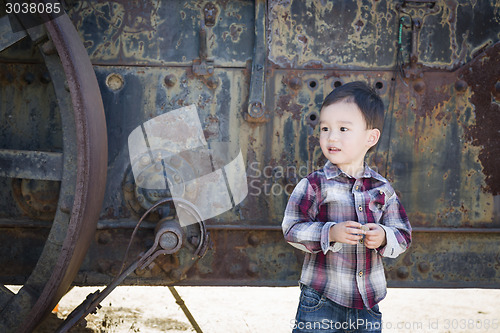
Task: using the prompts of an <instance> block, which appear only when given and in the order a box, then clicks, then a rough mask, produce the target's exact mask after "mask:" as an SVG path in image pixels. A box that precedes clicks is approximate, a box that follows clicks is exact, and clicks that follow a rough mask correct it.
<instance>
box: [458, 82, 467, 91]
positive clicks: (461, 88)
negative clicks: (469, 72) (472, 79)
mask: <svg viewBox="0 0 500 333" xmlns="http://www.w3.org/2000/svg"><path fill="white" fill-rule="evenodd" d="M467 86H468V85H467V82H465V81H464V80H458V81H457V82H455V89H456V90H457V91H458V92H464V91H465V90H467Z"/></svg>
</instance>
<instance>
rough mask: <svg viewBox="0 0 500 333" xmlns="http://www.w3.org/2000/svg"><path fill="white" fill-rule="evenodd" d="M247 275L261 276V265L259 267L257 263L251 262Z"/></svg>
mask: <svg viewBox="0 0 500 333" xmlns="http://www.w3.org/2000/svg"><path fill="white" fill-rule="evenodd" d="M247 273H248V275H250V276H256V275H257V274H259V265H257V264H256V263H254V262H251V263H250V264H249V265H248V270H247Z"/></svg>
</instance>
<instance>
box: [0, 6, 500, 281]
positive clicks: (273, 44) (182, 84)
mask: <svg viewBox="0 0 500 333" xmlns="http://www.w3.org/2000/svg"><path fill="white" fill-rule="evenodd" d="M259 4H260V5H262V2H260V1H256V2H252V1H204V2H198V1H143V2H129V1H110V2H105V1H100V2H93V1H79V2H78V3H77V4H76V5H75V6H74V7H73V8H72V9H71V11H70V13H69V16H70V18H71V20H72V21H73V24H74V25H75V26H76V28H77V30H78V32H79V34H80V37H81V39H82V40H83V43H84V45H85V47H86V50H87V53H88V54H89V56H90V59H91V61H92V63H93V64H94V70H95V73H96V77H97V81H98V84H99V88H100V90H101V94H102V99H103V103H104V108H105V110H106V121H107V133H108V135H109V137H112V138H113V139H112V140H110V142H109V147H108V148H109V150H108V152H109V154H108V156H109V164H108V179H107V183H106V185H105V186H106V197H105V204H104V207H103V210H102V211H101V212H100V220H99V223H98V228H99V230H98V231H97V233H96V236H95V242H94V243H93V245H92V246H91V248H90V252H89V255H88V257H87V259H86V260H85V261H84V263H83V265H82V267H81V270H80V273H79V274H78V275H77V278H76V282H75V283H76V284H80V285H97V284H105V283H108V282H109V281H110V280H111V279H112V277H113V276H114V274H116V273H117V272H118V269H119V267H120V261H121V259H122V254H123V252H124V251H125V248H126V244H127V242H128V238H129V237H130V233H131V229H132V228H133V227H134V226H135V223H136V222H137V220H138V219H139V218H140V216H141V215H142V213H144V211H145V210H146V209H147V208H148V207H151V205H153V204H154V202H155V201H156V200H159V199H160V198H163V197H165V196H168V191H166V190H165V191H163V192H162V191H154V190H153V191H143V190H141V189H139V188H138V185H137V184H136V183H135V181H134V178H133V176H132V175H131V169H132V166H131V165H130V160H129V156H128V147H127V138H128V136H129V134H130V133H131V132H132V131H133V130H134V129H135V128H137V127H138V126H141V124H143V123H145V122H147V121H148V120H150V119H152V118H155V117H157V116H159V115H162V114H164V113H166V112H169V111H172V110H175V109H178V108H179V107H182V106H187V105H190V104H195V105H196V106H197V109H198V115H199V118H200V121H201V125H202V127H203V134H204V136H205V138H206V140H207V142H208V143H209V144H210V143H211V142H220V141H222V142H227V143H229V145H230V146H231V147H232V148H234V149H235V150H237V149H241V151H242V154H243V157H244V161H245V164H246V173H247V183H248V196H247V198H246V199H245V200H244V201H243V202H242V203H241V204H240V205H239V206H237V207H236V208H235V209H232V210H230V211H228V212H226V213H224V214H221V215H219V216H217V217H215V218H213V219H210V220H209V221H207V227H208V230H209V232H210V233H211V236H212V237H211V239H212V245H211V248H210V249H209V251H208V253H207V255H206V257H205V258H203V259H202V260H200V261H199V262H198V263H197V264H196V265H195V266H194V267H193V268H192V269H190V270H189V271H186V270H183V267H186V265H183V264H182V262H189V258H188V256H185V257H183V256H182V255H181V257H179V256H177V257H176V256H170V257H169V256H164V257H161V258H159V259H157V260H156V261H155V262H154V265H152V267H150V268H149V269H148V270H144V271H137V272H135V273H134V274H132V275H131V276H130V277H129V278H128V279H127V280H126V281H125V283H128V284H153V285H164V284H168V283H171V282H172V281H176V280H179V277H182V279H183V283H184V284H188V285H189V284H216V285H294V284H296V281H297V279H298V276H299V271H300V265H301V262H302V254H301V253H300V252H296V251H294V250H293V249H292V248H291V247H290V246H288V245H287V244H286V243H285V242H284V240H283V237H282V234H281V231H280V222H281V219H282V216H283V210H284V208H285V205H286V202H287V199H288V195H289V194H290V193H291V191H292V190H293V188H294V186H295V185H296V184H297V182H298V181H299V180H300V179H301V178H302V177H305V176H306V175H307V174H308V173H310V172H312V171H314V170H316V169H317V168H320V167H321V166H322V164H323V163H324V162H325V160H324V158H323V157H322V154H321V150H320V148H319V144H318V133H319V130H318V121H319V107H320V105H321V103H322V100H323V98H324V97H325V96H326V95H327V94H328V93H329V92H330V91H331V90H332V89H334V88H335V87H338V86H339V85H342V84H343V83H346V82H350V81H354V80H366V81H368V82H369V83H370V84H372V85H373V86H374V87H375V88H376V90H377V91H378V92H379V94H380V95H381V97H382V99H383V100H384V102H385V104H386V106H387V111H386V116H385V125H384V129H383V132H382V137H381V140H380V143H379V145H378V146H377V148H376V149H375V150H374V151H373V152H371V153H370V154H369V156H368V159H367V162H368V164H369V165H370V166H372V167H373V168H376V169H377V170H378V171H379V172H380V173H381V174H382V175H384V176H386V177H387V178H388V179H389V180H391V182H392V183H393V185H394V187H395V189H396V190H397V192H398V194H399V195H400V197H401V200H402V202H403V203H404V205H405V208H406V210H407V213H408V215H409V218H410V221H411V223H412V225H413V226H414V228H415V233H414V234H415V241H414V245H413V246H412V247H411V248H410V250H409V251H408V253H405V254H404V255H403V256H401V257H400V258H398V259H397V260H392V261H389V260H388V261H386V267H387V277H388V281H389V285H391V286H398V287H488V288H493V287H497V288H498V287H500V264H499V262H498V258H500V252H499V251H500V250H499V248H498V242H499V241H500V232H499V231H500V218H499V216H500V215H499V211H500V199H499V194H500V187H499V184H500V174H499V171H498V168H497V167H496V165H498V164H499V163H500V154H499V153H498V147H499V142H500V137H499V133H500V132H499V130H500V127H499V126H500V125H499V124H500V119H498V117H499V116H498V115H499V114H500V113H499V110H498V108H499V100H500V83H499V78H500V72H499V71H500V63H499V62H500V59H499V54H500V46H499V45H500V42H499V35H498V34H499V31H500V21H499V17H500V16H499V13H500V5H499V3H498V1H493V0H491V1H477V2H459V1H454V0H446V1H445V0H438V1H428V2H423V1H403V0H401V1H388V0H387V1H385V0H379V1H333V2H332V1H326V2H325V1H319V0H318V1H299V0H295V1H267V2H266V3H265V9H266V10H265V14H266V17H265V27H266V32H265V46H266V50H265V52H266V62H265V66H263V69H264V70H265V75H264V82H262V80H261V79H260V78H258V77H257V75H256V72H258V71H257V69H258V68H257V67H253V65H254V63H253V62H254V61H255V59H257V60H258V58H259V57H258V56H260V55H261V54H259V52H256V51H257V48H256V47H257V46H258V45H257V44H258V43H259V41H262V40H259V38H261V37H262V34H259V29H260V28H259V26H260V27H261V26H262V21H260V19H259V13H261V11H259V7H258V6H259ZM256 13H257V15H256ZM256 20H257V22H256ZM256 37H257V39H256ZM200 38H201V39H200ZM26 49H29V46H26V45H25V44H22V43H20V44H16V45H14V46H12V47H11V48H10V49H9V50H8V51H9V52H7V53H5V52H4V53H2V61H3V62H5V63H6V64H2V65H1V66H2V67H1V68H2V70H3V72H2V73H4V74H3V75H2V78H1V79H2V82H3V83H5V84H3V85H2V93H3V94H9V93H13V96H14V99H15V100H16V101H17V102H20V101H21V100H22V96H23V95H22V94H21V92H25V91H28V90H29V91H30V93H31V94H33V96H39V95H40V94H41V93H40V91H43V89H45V88H43V84H42V83H40V82H41V81H39V79H38V77H39V75H40V74H41V73H42V72H43V71H41V70H40V69H36V68H33V67H36V66H34V65H28V64H22V65H21V64H17V63H16V61H18V60H17V59H25V60H26V59H28V58H29V59H31V61H34V62H36V61H37V58H36V57H31V58H30V57H29V56H28V55H26V54H27V52H24V53H23V52H21V51H22V50H24V51H25V50H26ZM254 50H255V51H254ZM256 55H257V57H256ZM14 59H15V60H14ZM16 68H19V69H22V74H21V73H13V72H14V71H15V69H16ZM24 73H26V74H28V73H35V74H33V75H34V77H35V79H33V75H25V74H24ZM252 80H254V81H253V82H257V83H258V84H257V83H256V84H255V87H257V89H261V88H262V87H265V90H264V92H262V93H259V94H257V95H258V96H260V97H262V98H264V101H263V102H264V105H263V106H264V113H263V114H260V113H259V112H260V111H259V112H256V113H255V114H254V116H253V117H252V114H249V107H250V106H251V103H250V102H251V101H250V99H251V98H250V95H251V93H252V88H251V87H252V86H253V85H252ZM28 82H31V86H29V88H30V89H28V88H27V86H28V85H29V83H28ZM261 83H262V84H261ZM254 91H256V90H254ZM48 94H49V95H48V96H49V99H52V100H53V99H54V97H53V96H52V95H50V92H49V93H48ZM2 103H3V104H2V105H3V108H4V109H5V110H15V112H10V113H8V112H6V113H5V114H2V120H5V121H9V115H16V114H18V113H22V112H24V111H22V110H19V109H12V108H10V106H11V104H9V102H8V101H2ZM22 103H24V105H27V106H28V107H29V106H32V105H33V103H32V102H30V101H22ZM45 103H46V102H45V101H42V104H41V109H42V110H46V109H50V105H46V104H45ZM49 119H55V118H54V117H52V118H51V117H50V116H49ZM44 121H45V122H47V120H44ZM52 122H53V123H54V124H55V128H56V129H58V130H60V125H59V128H57V124H58V121H57V120H53V121H52ZM0 126H2V125H0ZM23 126H26V125H23ZM45 127H46V126H45ZM45 127H44V128H45ZM0 129H2V133H8V134H9V135H10V133H13V134H14V135H16V133H18V132H19V133H29V128H26V127H21V128H20V129H19V130H18V131H17V132H16V130H11V129H9V128H7V127H6V126H3V127H0ZM56 132H57V131H56ZM8 134H5V135H3V136H2V138H4V137H5V138H6V139H7V140H10V141H9V142H11V143H12V141H13V140H12V139H11V138H10V136H9V135H8ZM17 135H18V136H19V134H17ZM41 136H42V137H43V138H50V139H47V140H40V141H36V140H35V139H33V140H28V139H27V138H23V139H22V140H21V139H20V140H19V141H21V142H22V143H23V147H15V146H13V145H11V146H10V147H12V148H15V149H28V150H41V149H38V148H32V149H30V147H31V146H36V145H37V144H38V145H45V146H48V147H53V146H57V144H58V142H59V145H60V138H58V137H57V135H56V134H54V133H52V132H51V131H45V132H44V131H42V134H41ZM8 147H9V146H6V147H2V148H8ZM47 151H52V150H51V149H47ZM54 151H58V149H55V150H54ZM180 163H184V162H182V161H181V162H180ZM191 167H193V168H195V167H196V166H191ZM0 181H1V183H0V184H1V185H2V188H5V189H6V190H5V191H4V192H2V193H3V194H0V195H1V196H2V197H5V199H6V200H7V201H8V202H10V203H13V202H14V203H15V202H16V200H14V199H12V197H13V195H12V191H13V190H12V185H11V182H10V181H8V180H5V179H0ZM101 186H104V185H103V184H101ZM9 200H10V201H9ZM59 201H61V199H59ZM12 206H14V207H15V208H9V207H12ZM0 207H1V208H2V211H1V212H0V214H1V215H0V218H2V220H0V222H2V221H4V225H9V226H12V222H11V221H9V222H8V219H9V217H11V216H15V217H20V216H24V219H22V218H20V219H19V220H18V221H17V222H18V225H19V227H20V228H21V227H22V226H25V227H26V228H33V227H35V226H36V227H38V228H42V229H43V228H44V225H43V224H42V223H41V222H40V221H36V222H37V223H34V222H33V219H32V218H27V217H26V214H25V213H23V210H22V209H19V207H18V205H17V204H14V205H13V204H6V203H2V201H0ZM169 213H172V212H169ZM157 220H158V216H157V215H156V216H155V215H154V214H152V217H151V218H150V219H149V220H148V223H149V224H145V225H144V228H141V229H140V232H139V234H138V239H137V242H135V243H134V245H133V253H134V254H135V255H138V254H139V253H141V251H144V250H145V249H147V248H148V245H151V242H152V241H153V232H152V230H153V229H154V227H155V224H156V222H157ZM7 222H8V223H7ZM16 235H19V233H16ZM20 238H21V239H19V240H17V241H18V243H17V244H18V245H17V246H18V247H19V248H24V247H26V246H27V245H26V244H27V243H28V242H29V241H30V239H34V238H36V237H35V235H33V234H32V233H27V234H26V237H25V238H24V237H20ZM38 243H39V240H38ZM38 243H37V244H38ZM34 252H36V251H34ZM33 256H35V255H33ZM34 260H35V259H32V261H34ZM28 261H29V260H28ZM461 263H464V264H463V265H462V264H461ZM0 265H2V266H3V265H12V262H11V261H9V257H6V256H1V257H0ZM23 271H24V270H23V269H16V270H14V271H12V272H10V273H8V274H7V273H6V275H5V276H2V279H3V280H5V281H10V283H14V281H15V282H16V283H18V282H20V283H22V280H23V277H22V273H21V272H23Z"/></svg>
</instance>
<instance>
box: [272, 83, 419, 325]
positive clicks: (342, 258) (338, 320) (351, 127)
mask: <svg viewBox="0 0 500 333" xmlns="http://www.w3.org/2000/svg"><path fill="white" fill-rule="evenodd" d="M383 121H384V104H383V102H382V100H381V99H380V97H379V96H378V95H377V94H376V93H375V91H374V90H373V89H372V88H370V87H369V86H368V85H367V84H365V83H363V82H351V83H347V84H345V85H342V86H340V87H338V88H336V89H335V90H333V91H332V92H331V93H330V94H329V95H328V96H327V97H326V99H325V100H324V102H323V105H322V106H321V113H320V125H319V126H320V139H319V142H320V146H321V150H322V152H323V154H324V155H325V156H326V158H327V159H328V162H327V163H326V164H325V166H324V168H323V169H321V170H318V171H316V172H313V173H311V174H310V175H308V176H307V177H306V178H304V179H302V180H301V181H300V182H299V183H298V184H297V186H296V187H295V189H294V191H293V193H292V194H291V196H290V199H289V201H288V204H287V207H286V210H285V216H284V218H283V225H282V227H283V233H284V235H285V239H286V241H287V242H289V243H290V244H291V245H293V246H295V247H297V248H299V249H301V250H303V251H305V252H306V255H305V259H304V264H303V266H302V274H301V277H300V286H301V295H300V303H299V307H298V310H297V315H296V318H295V321H294V322H292V324H293V332H344V331H348V332H380V331H381V326H382V325H381V323H382V322H381V320H382V319H381V318H382V314H381V313H380V312H379V309H378V305H377V303H379V302H380V301H381V300H382V299H383V298H384V297H385V295H386V292H387V290H386V281H385V275H384V267H383V264H382V257H389V258H395V257H397V256H398V255H399V254H401V253H402V252H404V251H405V250H406V249H407V248H408V247H409V246H410V243H411V227H410V223H409V222H408V218H407V216H406V213H405V210H404V208H403V206H402V205H401V203H400V202H399V199H398V197H397V195H396V194H395V192H394V189H393V188H392V187H391V185H390V184H389V182H388V181H387V180H386V179H385V178H383V177H382V176H380V175H379V174H378V173H377V172H375V171H373V170H372V169H370V168H369V167H368V166H367V165H365V164H364V158H365V154H366V152H367V151H368V150H369V149H370V148H371V147H373V146H375V145H376V144H377V142H378V140H379V138H380V130H381V128H382V125H383Z"/></svg>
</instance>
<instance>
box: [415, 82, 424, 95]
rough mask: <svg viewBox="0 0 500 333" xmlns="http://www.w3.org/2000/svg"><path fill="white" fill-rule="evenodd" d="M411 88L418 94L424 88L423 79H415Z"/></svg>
mask: <svg viewBox="0 0 500 333" xmlns="http://www.w3.org/2000/svg"><path fill="white" fill-rule="evenodd" d="M413 89H415V91H416V92H417V93H419V94H421V93H423V92H424V90H425V83H424V82H423V81H417V82H416V83H415V84H414V85H413Z"/></svg>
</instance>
